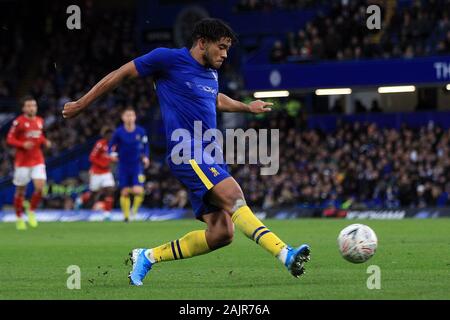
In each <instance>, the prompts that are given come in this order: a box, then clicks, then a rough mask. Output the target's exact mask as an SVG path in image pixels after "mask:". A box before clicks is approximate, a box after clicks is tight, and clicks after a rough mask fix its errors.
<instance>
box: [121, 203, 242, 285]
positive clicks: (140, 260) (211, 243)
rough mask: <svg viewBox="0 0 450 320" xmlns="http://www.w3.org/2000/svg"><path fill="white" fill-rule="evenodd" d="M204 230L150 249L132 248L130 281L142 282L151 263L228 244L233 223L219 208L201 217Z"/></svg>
mask: <svg viewBox="0 0 450 320" xmlns="http://www.w3.org/2000/svg"><path fill="white" fill-rule="evenodd" d="M202 218H203V220H204V222H205V223H206V224H207V226H208V227H207V229H206V230H195V231H191V232H189V233H187V234H186V235H184V236H183V237H181V238H179V239H176V240H173V241H170V242H167V243H165V244H163V245H160V246H157V247H154V248H152V249H134V250H133V251H132V252H131V260H132V263H133V270H132V271H131V272H130V275H129V279H130V284H133V285H142V280H143V279H144V277H145V275H146V274H147V273H148V271H150V269H151V268H152V266H153V264H155V263H159V262H163V261H173V260H180V259H187V258H191V257H195V256H199V255H202V254H205V253H208V252H211V251H213V250H216V249H219V248H221V247H224V246H226V245H228V244H230V243H231V241H232V240H233V234H234V225H233V222H232V221H231V218H230V216H229V215H228V214H227V212H225V211H223V210H221V211H217V212H213V213H209V214H205V215H203V216H202Z"/></svg>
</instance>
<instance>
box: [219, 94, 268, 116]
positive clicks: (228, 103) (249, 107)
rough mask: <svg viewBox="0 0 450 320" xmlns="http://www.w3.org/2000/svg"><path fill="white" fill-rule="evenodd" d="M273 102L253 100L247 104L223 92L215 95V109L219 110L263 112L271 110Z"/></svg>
mask: <svg viewBox="0 0 450 320" xmlns="http://www.w3.org/2000/svg"><path fill="white" fill-rule="evenodd" d="M272 105H273V103H271V102H264V101H262V100H255V101H252V102H250V103H249V104H245V103H243V102H241V101H237V100H234V99H232V98H230V97H228V96H227V95H225V94H223V93H219V94H218V95H217V110H219V111H221V112H249V113H264V112H270V111H272V109H271V108H268V107H270V106H272Z"/></svg>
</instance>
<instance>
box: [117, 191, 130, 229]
mask: <svg viewBox="0 0 450 320" xmlns="http://www.w3.org/2000/svg"><path fill="white" fill-rule="evenodd" d="M130 193H131V189H130V188H129V187H124V188H122V189H121V190H120V208H121V209H122V212H123V216H124V221H125V222H128V221H129V219H130V207H131V199H130Z"/></svg>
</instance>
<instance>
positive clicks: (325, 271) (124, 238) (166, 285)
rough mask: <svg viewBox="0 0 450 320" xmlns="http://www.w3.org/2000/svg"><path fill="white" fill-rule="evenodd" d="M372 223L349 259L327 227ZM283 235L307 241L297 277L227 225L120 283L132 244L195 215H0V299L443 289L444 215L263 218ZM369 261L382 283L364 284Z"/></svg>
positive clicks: (159, 239) (447, 248)
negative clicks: (368, 251) (213, 240)
mask: <svg viewBox="0 0 450 320" xmlns="http://www.w3.org/2000/svg"><path fill="white" fill-rule="evenodd" d="M356 222H357V223H364V224H367V225H369V226H370V227H372V228H373V229H374V230H375V232H376V233H377V236H378V240H379V244H378V250H377V253H376V254H375V256H374V257H373V258H372V259H370V260H369V261H367V262H366V263H363V264H351V263H349V262H347V261H345V260H344V259H343V258H342V257H341V256H340V255H339V252H338V249H337V244H336V237H337V235H338V233H339V231H340V230H341V229H342V228H343V227H345V226H346V225H349V224H351V223H356ZM265 224H266V226H268V227H269V228H270V229H271V230H272V231H274V232H275V233H277V234H278V235H279V236H280V237H281V238H282V239H284V240H285V241H286V242H288V243H289V244H292V245H299V244H301V243H303V242H307V243H309V244H310V245H311V248H312V253H311V262H310V263H308V264H307V271H306V274H305V275H304V276H303V277H302V278H301V279H295V278H294V277H292V276H291V275H290V274H289V273H288V272H287V271H286V270H285V268H284V267H283V266H282V265H281V264H280V263H279V262H278V261H277V260H276V259H274V258H273V257H271V255H270V254H268V253H267V252H265V251H264V250H263V249H261V248H259V246H258V245H256V244H255V243H253V242H251V241H250V240H248V239H246V238H245V237H244V236H243V235H242V234H241V233H240V232H239V231H237V230H236V236H235V240H234V242H233V243H232V244H231V245H230V246H228V247H225V248H222V249H220V250H217V251H214V252H212V253H210V254H207V255H203V256H199V257H195V258H192V259H187V260H179V261H173V262H165V263H161V264H157V265H155V266H154V268H153V270H152V271H151V272H150V274H149V275H148V276H147V278H146V279H145V282H144V286H142V287H131V286H129V285H128V279H127V274H128V271H129V268H130V267H129V266H127V265H125V263H124V261H125V260H126V258H127V256H128V252H129V251H130V249H132V248H136V247H152V246H155V245H158V244H161V243H163V242H167V241H170V240H173V239H176V238H178V237H180V236H182V235H183V234H185V233H186V232H188V231H191V230H197V229H203V228H204V224H202V223H201V222H198V221H194V220H176V221H163V222H132V223H129V224H125V223H121V222H105V223H94V222H71V223H41V224H40V225H39V227H38V228H37V229H28V230H27V231H25V232H18V231H16V230H15V226H14V224H11V223H2V224H0V270H1V272H0V299H164V300H165V299H196V300H197V299H200V300H203V299H262V300H264V299H271V300H272V299H301V300H303V299H450V219H433V220H432V219H430V220H413V219H407V220H400V221H398V220H396V221H381V220H377V221H375V220H370V221H364V220H358V221H348V220H347V221H345V220H321V219H317V220H313V219H298V220H266V221H265ZM70 265H77V266H79V267H80V269H81V289H80V290H69V289H67V286H66V282H67V278H68V277H69V276H70V275H69V274H67V273H66V270H67V267H68V266H70ZM370 265H377V266H379V267H380V270H381V289H379V290H377V289H372V290H369V289H368V288H367V285H366V283H367V279H368V277H369V276H371V274H368V273H367V268H368V266H370Z"/></svg>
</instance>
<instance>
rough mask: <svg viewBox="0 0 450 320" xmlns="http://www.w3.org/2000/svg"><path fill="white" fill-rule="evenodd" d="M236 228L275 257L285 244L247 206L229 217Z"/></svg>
mask: <svg viewBox="0 0 450 320" xmlns="http://www.w3.org/2000/svg"><path fill="white" fill-rule="evenodd" d="M231 219H232V220H233V222H234V224H235V225H236V227H238V229H239V230H241V231H242V232H243V233H244V234H245V235H246V236H247V237H249V238H250V239H252V240H254V241H255V242H256V243H257V244H259V245H260V246H261V247H263V248H264V249H266V250H267V251H269V252H270V253H271V254H272V255H274V256H277V255H278V254H279V253H280V252H281V250H282V249H283V248H284V247H286V244H285V243H284V242H283V241H281V240H280V238H278V237H277V236H276V235H275V234H274V233H273V232H272V231H270V230H269V229H268V228H267V227H266V226H264V225H263V223H262V222H261V221H260V220H259V219H258V218H257V217H256V216H255V215H254V214H253V212H252V210H251V209H250V208H249V207H248V206H243V207H240V208H239V209H238V210H236V211H235V212H234V213H233V215H232V216H231Z"/></svg>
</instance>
